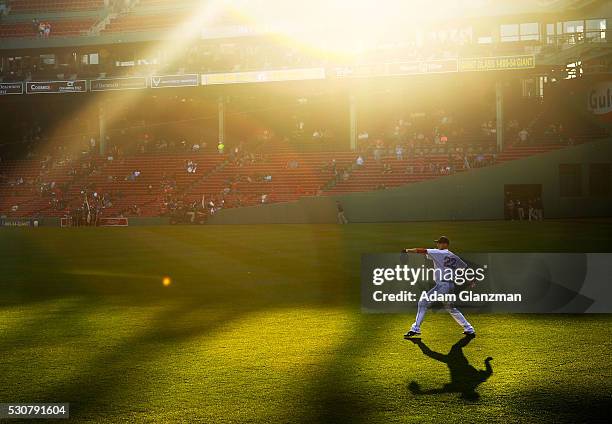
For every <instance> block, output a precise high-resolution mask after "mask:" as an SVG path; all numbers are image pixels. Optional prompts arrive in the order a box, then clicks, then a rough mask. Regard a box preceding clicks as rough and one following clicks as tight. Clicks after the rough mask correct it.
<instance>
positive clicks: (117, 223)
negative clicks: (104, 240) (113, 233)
mask: <svg viewBox="0 0 612 424" xmlns="http://www.w3.org/2000/svg"><path fill="white" fill-rule="evenodd" d="M98 225H99V226H100V227H127V226H128V219H127V218H100V220H99V221H98Z"/></svg>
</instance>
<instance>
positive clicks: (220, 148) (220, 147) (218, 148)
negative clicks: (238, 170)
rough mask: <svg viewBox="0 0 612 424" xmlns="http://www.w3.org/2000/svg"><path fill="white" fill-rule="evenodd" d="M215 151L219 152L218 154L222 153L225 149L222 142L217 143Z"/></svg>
mask: <svg viewBox="0 0 612 424" xmlns="http://www.w3.org/2000/svg"><path fill="white" fill-rule="evenodd" d="M217 151H218V152H219V154H220V155H222V154H223V152H224V151H225V144H223V142H221V141H220V142H219V143H218V144H217Z"/></svg>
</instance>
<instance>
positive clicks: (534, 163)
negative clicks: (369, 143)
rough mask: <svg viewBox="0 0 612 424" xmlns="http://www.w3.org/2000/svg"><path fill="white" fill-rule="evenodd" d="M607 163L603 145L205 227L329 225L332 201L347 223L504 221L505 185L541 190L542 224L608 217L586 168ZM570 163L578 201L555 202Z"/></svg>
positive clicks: (610, 148) (610, 157)
mask: <svg viewBox="0 0 612 424" xmlns="http://www.w3.org/2000/svg"><path fill="white" fill-rule="evenodd" d="M611 162H612V140H610V139H606V140H601V141H597V142H593V143H587V144H583V145H579V146H571V147H567V148H565V149H561V150H557V151H553V152H549V153H546V154H541V155H537V156H532V157H529V158H525V159H521V160H516V161H511V162H506V163H503V164H499V165H496V166H492V167H488V168H481V169H475V170H472V171H470V172H465V173H460V174H456V175H452V176H447V177H441V178H438V179H435V180H430V181H425V182H421V183H416V184H408V185H405V186H401V187H397V188H393V189H387V190H382V191H373V192H367V193H354V194H349V195H342V196H335V197H327V196H324V197H310V198H303V199H300V200H299V201H296V202H289V203H277V204H270V205H261V206H253V207H248V208H239V209H227V210H223V211H220V212H219V213H217V214H216V215H215V216H213V217H211V219H210V220H209V223H210V224H275V223H276V224H280V223H285V224H290V223H291V224H293V223H334V222H336V208H335V200H340V202H341V203H342V205H343V206H344V209H345V214H346V216H347V218H348V219H349V221H351V222H400V221H428V220H487V219H503V218H504V185H506V184H541V185H542V202H543V205H544V216H545V218H578V217H608V216H612V196H611V195H608V196H606V197H590V196H589V187H588V185H589V164H591V163H611ZM570 163H571V164H581V165H582V185H583V187H582V188H583V190H582V193H583V195H582V196H580V197H561V196H560V183H559V165H560V164H570ZM611 183H612V182H611Z"/></svg>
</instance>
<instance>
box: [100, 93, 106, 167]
mask: <svg viewBox="0 0 612 424" xmlns="http://www.w3.org/2000/svg"><path fill="white" fill-rule="evenodd" d="M98 129H99V130H100V134H99V136H100V137H99V141H98V148H99V149H100V150H99V153H100V155H101V156H104V154H105V153H106V102H105V101H104V100H100V103H99V105H98Z"/></svg>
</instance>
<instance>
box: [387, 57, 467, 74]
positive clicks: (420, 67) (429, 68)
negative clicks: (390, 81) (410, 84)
mask: <svg viewBox="0 0 612 424" xmlns="http://www.w3.org/2000/svg"><path fill="white" fill-rule="evenodd" d="M458 66H459V65H458V62H457V59H446V60H426V61H416V62H399V63H389V64H388V65H387V75H418V74H443V73H447V72H457V70H458Z"/></svg>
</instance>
